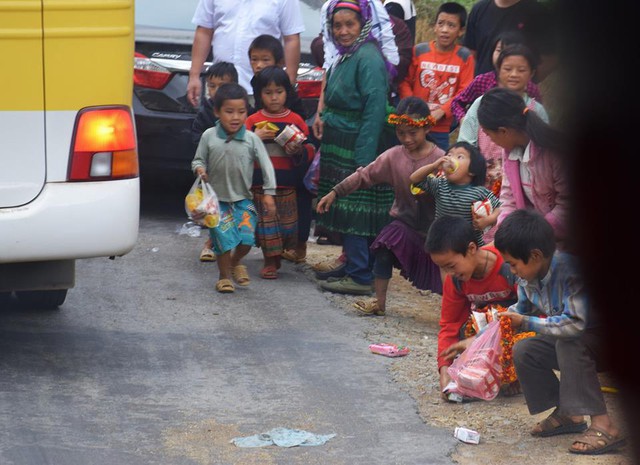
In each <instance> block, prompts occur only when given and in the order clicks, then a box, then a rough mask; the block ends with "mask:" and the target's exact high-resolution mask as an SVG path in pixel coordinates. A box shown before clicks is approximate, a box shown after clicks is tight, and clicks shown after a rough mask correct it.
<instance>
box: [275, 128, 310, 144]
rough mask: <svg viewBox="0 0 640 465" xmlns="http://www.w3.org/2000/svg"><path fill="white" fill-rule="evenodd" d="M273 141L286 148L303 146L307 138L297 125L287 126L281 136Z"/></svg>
mask: <svg viewBox="0 0 640 465" xmlns="http://www.w3.org/2000/svg"><path fill="white" fill-rule="evenodd" d="M273 140H274V141H276V142H277V143H278V144H279V145H281V146H282V147H284V148H286V147H291V146H296V145H300V144H302V143H303V142H304V141H305V140H307V136H305V135H304V132H302V130H300V128H299V127H298V126H296V125H295V124H287V125H286V126H285V127H284V129H283V130H282V132H280V134H278V135H277V136H276V138H275V139H273Z"/></svg>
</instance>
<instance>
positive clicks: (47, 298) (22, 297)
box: [16, 289, 67, 310]
mask: <svg viewBox="0 0 640 465" xmlns="http://www.w3.org/2000/svg"><path fill="white" fill-rule="evenodd" d="M16 297H17V298H18V301H19V302H20V303H21V304H23V305H28V306H30V307H34V308H42V309H47V310H49V309H51V310H53V309H56V308H58V307H59V306H60V305H62V304H63V303H64V301H65V299H66V298H67V289H55V290H51V291H16Z"/></svg>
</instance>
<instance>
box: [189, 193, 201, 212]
mask: <svg viewBox="0 0 640 465" xmlns="http://www.w3.org/2000/svg"><path fill="white" fill-rule="evenodd" d="M201 201H202V199H198V196H197V195H196V194H188V195H187V197H186V198H185V203H186V204H187V209H188V210H189V211H193V210H195V209H196V208H197V207H198V205H200V202H201Z"/></svg>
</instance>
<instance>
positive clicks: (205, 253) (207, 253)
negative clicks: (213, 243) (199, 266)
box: [200, 247, 216, 262]
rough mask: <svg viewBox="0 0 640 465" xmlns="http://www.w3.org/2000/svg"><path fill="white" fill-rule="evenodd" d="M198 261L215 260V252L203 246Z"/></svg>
mask: <svg viewBox="0 0 640 465" xmlns="http://www.w3.org/2000/svg"><path fill="white" fill-rule="evenodd" d="M200 261H201V262H215V261H216V254H215V253H213V250H211V249H209V248H207V247H205V248H204V249H202V252H200Z"/></svg>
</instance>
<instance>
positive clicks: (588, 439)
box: [569, 426, 626, 455]
mask: <svg viewBox="0 0 640 465" xmlns="http://www.w3.org/2000/svg"><path fill="white" fill-rule="evenodd" d="M625 442H626V440H625V439H624V438H620V437H615V436H611V435H610V434H608V433H606V432H604V431H602V430H600V429H598V428H594V427H593V426H592V427H591V428H589V429H588V430H587V431H586V432H585V433H584V434H583V435H582V436H580V437H579V438H578V439H576V440H575V441H573V444H572V445H571V447H569V452H573V453H574V454H582V455H599V454H604V453H605V452H611V451H614V450H616V449H618V448H620V447H622V446H623V445H624V443H625ZM576 444H585V445H586V446H587V448H586V449H584V450H583V449H576V448H575V446H576Z"/></svg>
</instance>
